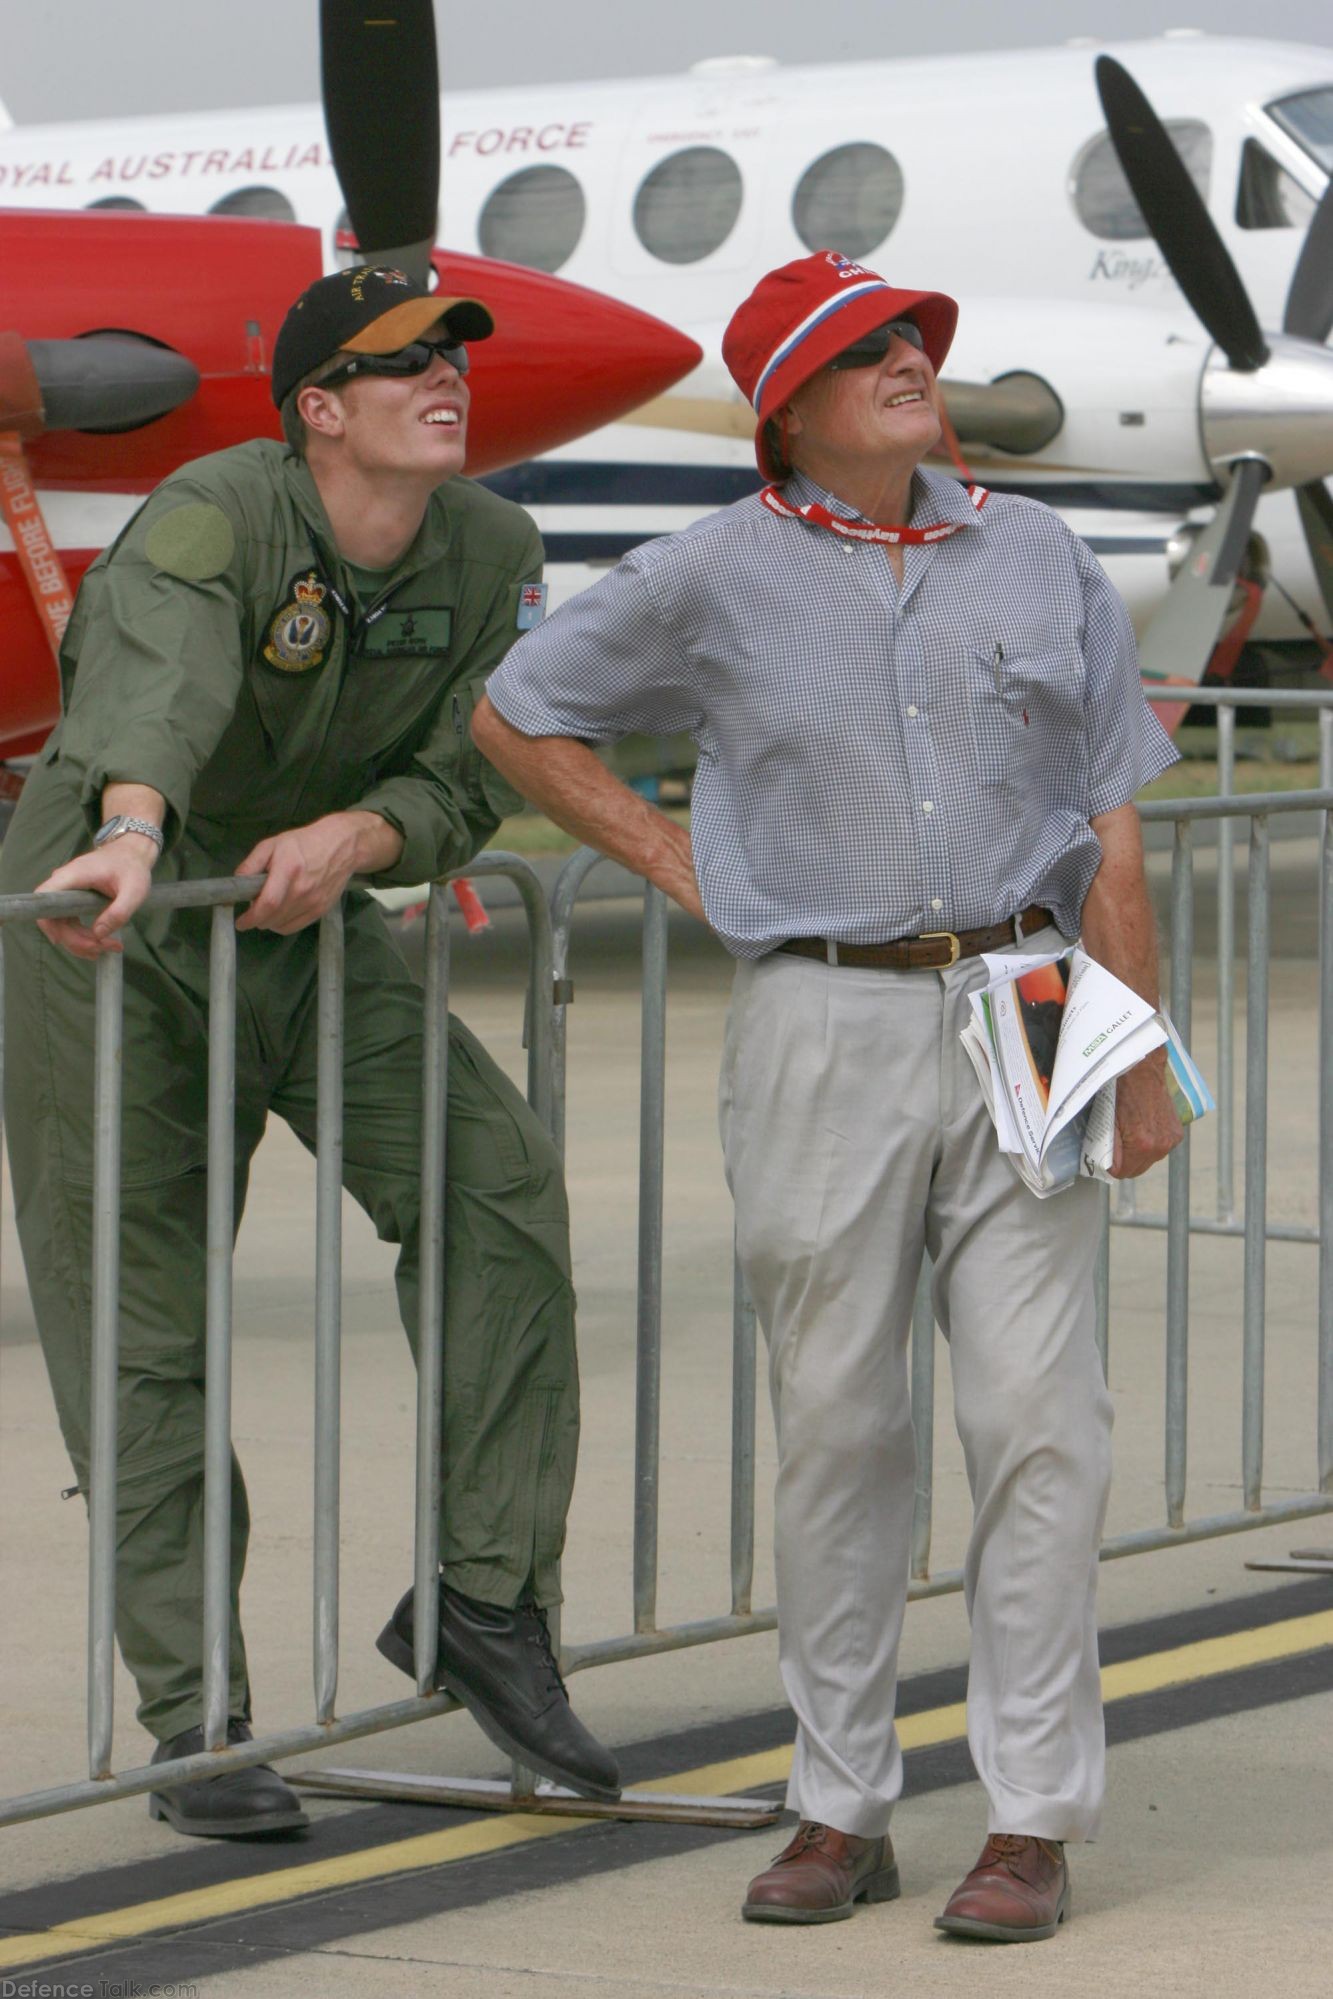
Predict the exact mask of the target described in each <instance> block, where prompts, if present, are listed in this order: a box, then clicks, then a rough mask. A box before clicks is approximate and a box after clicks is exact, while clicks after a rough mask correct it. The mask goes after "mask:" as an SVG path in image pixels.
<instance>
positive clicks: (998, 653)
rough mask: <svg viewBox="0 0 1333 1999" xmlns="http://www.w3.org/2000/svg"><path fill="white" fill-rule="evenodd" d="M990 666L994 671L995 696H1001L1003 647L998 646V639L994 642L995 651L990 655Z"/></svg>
mask: <svg viewBox="0 0 1333 1999" xmlns="http://www.w3.org/2000/svg"><path fill="white" fill-rule="evenodd" d="M991 666H992V667H993V668H994V671H995V692H996V693H997V694H1003V692H1004V647H1003V646H1002V645H1001V644H1000V641H999V640H998V639H996V641H995V651H994V653H993V654H992V656H991Z"/></svg>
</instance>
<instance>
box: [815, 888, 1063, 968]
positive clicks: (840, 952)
mask: <svg viewBox="0 0 1333 1999" xmlns="http://www.w3.org/2000/svg"><path fill="white" fill-rule="evenodd" d="M1054 921H1055V918H1054V917H1053V916H1052V915H1051V912H1050V910H1049V909H1043V908H1042V907H1041V905H1040V903H1033V904H1032V905H1031V907H1030V908H1028V909H1020V910H1019V912H1018V915H1017V916H1011V917H1010V918H1009V921H1008V922H1007V923H990V924H987V926H986V928H985V929H984V930H959V931H956V932H955V931H953V930H923V931H922V932H921V935H920V936H919V937H896V938H894V940H893V942H892V943H891V944H835V943H833V942H832V940H831V939H828V938H824V937H789V938H788V939H787V941H786V943H785V944H779V945H778V946H777V947H776V948H777V949H778V950H779V951H790V952H791V953H792V954H793V955H794V956H795V957H797V958H816V959H818V961H819V963H820V964H821V965H851V966H853V967H856V966H862V967H870V968H872V969H874V970H875V971H880V972H938V971H942V970H943V969H944V967H945V966H946V965H956V964H957V963H958V960H959V959H960V958H975V957H976V955H977V953H978V952H979V951H998V950H1000V949H1002V947H1003V946H1004V945H1006V944H1014V943H1021V942H1022V940H1023V938H1024V937H1026V936H1029V935H1030V934H1031V933H1032V932H1033V931H1034V930H1044V929H1045V928H1046V926H1047V924H1049V923H1054Z"/></svg>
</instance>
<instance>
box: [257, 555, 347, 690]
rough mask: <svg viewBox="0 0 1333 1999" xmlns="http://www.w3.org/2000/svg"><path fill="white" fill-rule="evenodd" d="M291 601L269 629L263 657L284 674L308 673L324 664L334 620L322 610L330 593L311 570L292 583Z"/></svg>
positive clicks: (326, 586) (285, 605) (284, 606)
mask: <svg viewBox="0 0 1333 1999" xmlns="http://www.w3.org/2000/svg"><path fill="white" fill-rule="evenodd" d="M291 588H292V601H291V603H290V604H284V605H283V607H282V609H281V610H280V611H279V612H278V615H277V616H276V618H274V620H273V622H272V624H271V625H270V626H269V628H268V644H267V645H266V646H265V647H264V657H265V659H266V660H267V661H268V663H269V665H270V666H276V667H278V668H279V669H280V670H281V671H282V672H283V673H308V672H309V671H310V669H311V667H314V666H322V665H323V664H324V654H325V652H326V650H327V648H328V643H329V638H330V636H331V634H332V631H333V620H332V618H331V617H330V616H329V614H328V612H327V611H326V610H325V608H324V599H325V598H326V597H327V596H328V594H329V590H328V585H327V584H326V583H321V582H320V580H319V577H318V576H317V575H316V574H315V572H314V570H313V569H312V570H311V571H310V572H309V574H308V575H305V576H298V577H296V578H295V579H294V581H293V583H292V586H291Z"/></svg>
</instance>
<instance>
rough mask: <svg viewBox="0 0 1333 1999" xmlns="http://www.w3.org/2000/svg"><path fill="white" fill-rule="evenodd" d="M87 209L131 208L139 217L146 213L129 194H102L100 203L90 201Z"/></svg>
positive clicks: (140, 202)
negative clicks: (135, 210)
mask: <svg viewBox="0 0 1333 1999" xmlns="http://www.w3.org/2000/svg"><path fill="white" fill-rule="evenodd" d="M88 206H89V208H133V209H137V211H138V213H139V214H140V215H146V214H147V213H148V210H147V208H146V207H145V205H144V203H143V202H142V201H136V200H135V199H134V196H133V195H131V194H104V195H103V196H102V199H101V200H100V201H90V202H89V203H88Z"/></svg>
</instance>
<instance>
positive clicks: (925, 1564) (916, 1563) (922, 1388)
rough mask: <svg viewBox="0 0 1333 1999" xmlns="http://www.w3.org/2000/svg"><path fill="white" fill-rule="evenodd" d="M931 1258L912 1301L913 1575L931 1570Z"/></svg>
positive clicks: (918, 1576)
mask: <svg viewBox="0 0 1333 1999" xmlns="http://www.w3.org/2000/svg"><path fill="white" fill-rule="evenodd" d="M930 1269H931V1266H930V1258H929V1257H928V1256H923V1257H922V1259H921V1269H920V1271H919V1273H918V1275H917V1280H916V1297H915V1298H914V1300H913V1301H912V1432H913V1436H914V1439H915V1443H916V1482H915V1486H914V1489H913V1492H912V1576H913V1579H914V1580H920V1579H922V1578H924V1577H926V1576H928V1575H929V1574H930V1529H931V1516H932V1511H933V1507H934V1493H935V1308H934V1305H933V1304H932V1302H931V1296H930Z"/></svg>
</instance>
